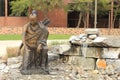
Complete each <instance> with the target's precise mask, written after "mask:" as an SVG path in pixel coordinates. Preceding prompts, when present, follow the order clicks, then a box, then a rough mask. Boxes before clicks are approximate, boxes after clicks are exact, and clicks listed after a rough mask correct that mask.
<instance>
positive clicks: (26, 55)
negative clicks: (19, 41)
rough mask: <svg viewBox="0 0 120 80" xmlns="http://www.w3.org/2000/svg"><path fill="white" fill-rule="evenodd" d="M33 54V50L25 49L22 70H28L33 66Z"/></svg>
mask: <svg viewBox="0 0 120 80" xmlns="http://www.w3.org/2000/svg"><path fill="white" fill-rule="evenodd" d="M30 53H31V50H30V49H28V48H27V47H25V48H24V53H23V62H22V69H23V70H27V69H28V67H30V66H31V64H30V63H31V57H32V54H30Z"/></svg>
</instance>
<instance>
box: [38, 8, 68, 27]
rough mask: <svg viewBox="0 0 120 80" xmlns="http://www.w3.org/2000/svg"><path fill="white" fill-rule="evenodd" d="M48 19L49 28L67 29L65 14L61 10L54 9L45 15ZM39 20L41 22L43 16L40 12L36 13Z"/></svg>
mask: <svg viewBox="0 0 120 80" xmlns="http://www.w3.org/2000/svg"><path fill="white" fill-rule="evenodd" d="M47 16H48V18H49V19H50V22H51V23H50V25H49V26H50V27H52V26H54V27H61V26H62V27H67V13H66V12H65V11H64V10H63V9H54V10H52V11H50V12H48V14H47ZM38 17H39V20H40V21H41V20H43V19H44V16H43V14H42V13H41V12H38Z"/></svg>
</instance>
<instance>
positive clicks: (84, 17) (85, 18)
mask: <svg viewBox="0 0 120 80" xmlns="http://www.w3.org/2000/svg"><path fill="white" fill-rule="evenodd" d="M83 23H84V28H86V24H87V16H86V14H85V13H84V16H83Z"/></svg>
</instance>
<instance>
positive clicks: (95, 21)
mask: <svg viewBox="0 0 120 80" xmlns="http://www.w3.org/2000/svg"><path fill="white" fill-rule="evenodd" d="M96 27H97V0H95V19H94V28H96Z"/></svg>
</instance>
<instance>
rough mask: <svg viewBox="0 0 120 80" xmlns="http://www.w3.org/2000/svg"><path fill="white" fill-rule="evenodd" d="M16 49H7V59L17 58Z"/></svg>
mask: <svg viewBox="0 0 120 80" xmlns="http://www.w3.org/2000/svg"><path fill="white" fill-rule="evenodd" d="M18 48H19V47H8V48H7V54H8V57H17V56H18Z"/></svg>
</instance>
